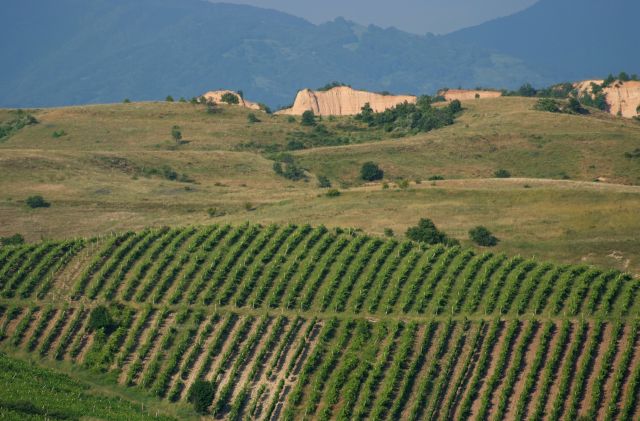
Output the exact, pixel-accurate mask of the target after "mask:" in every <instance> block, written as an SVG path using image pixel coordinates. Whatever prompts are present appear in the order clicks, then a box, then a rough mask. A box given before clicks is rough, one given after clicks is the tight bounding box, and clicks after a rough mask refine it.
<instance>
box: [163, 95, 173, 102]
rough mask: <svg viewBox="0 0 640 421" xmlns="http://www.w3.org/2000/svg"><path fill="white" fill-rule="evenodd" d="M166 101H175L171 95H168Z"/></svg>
mask: <svg viewBox="0 0 640 421" xmlns="http://www.w3.org/2000/svg"><path fill="white" fill-rule="evenodd" d="M165 101H167V102H173V97H172V96H171V95H167V98H165Z"/></svg>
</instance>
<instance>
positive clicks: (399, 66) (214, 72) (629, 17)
mask: <svg viewBox="0 0 640 421" xmlns="http://www.w3.org/2000/svg"><path fill="white" fill-rule="evenodd" d="M2 14H3V25H2V27H1V28H0V51H2V57H3V64H2V66H0V106H4V107H29V106H53V105H68V104H79V103H94V102H115V101H121V100H123V99H124V98H130V99H132V100H152V99H161V98H164V97H165V96H166V95H168V94H171V95H173V96H175V97H180V96H185V97H190V96H195V95H199V94H201V93H203V92H205V91H207V90H211V89H218V88H228V89H234V90H240V89H241V90H243V91H244V93H245V95H246V96H247V97H248V98H251V99H252V100H256V101H261V102H265V103H267V104H269V105H271V106H279V105H287V104H289V103H290V102H292V101H293V98H294V95H295V93H296V91H297V90H298V89H300V88H304V87H311V88H316V87H319V86H322V85H324V84H325V83H327V82H330V81H334V80H337V81H341V82H345V83H349V84H351V85H353V86H354V87H357V88H363V89H369V90H375V91H383V90H386V91H393V92H397V93H414V94H421V93H433V92H435V91H436V90H437V89H439V88H442V87H458V86H463V87H472V88H473V87H476V86H483V87H500V88H514V87H516V86H518V85H520V84H522V83H523V82H531V83H533V84H535V85H547V84H551V83H555V82H560V81H565V80H575V79H582V78H591V77H602V76H605V75H606V74H607V73H609V72H619V71H621V70H625V71H627V72H629V73H640V54H638V53H637V43H638V41H637V37H638V34H637V25H636V21H637V17H638V16H640V2H637V0H580V1H579V0H541V1H540V2H539V3H537V4H535V5H534V6H532V7H531V8H529V9H527V10H525V11H523V12H520V13H518V14H515V15H513V16H510V17H506V18H501V19H497V20H494V21H491V22H488V23H485V24H482V25H479V26H477V27H474V28H469V29H464V30H461V31H457V32H455V33H452V34H448V35H443V36H435V35H425V36H418V35H413V34H409V33H406V32H402V31H400V30H397V29H393V28H390V29H383V28H379V27H376V26H368V27H365V26H360V25H358V24H356V23H353V22H349V21H346V20H344V19H336V20H335V21H333V22H329V23H325V24H322V25H314V24H312V23H310V22H308V21H306V20H304V19H300V18H297V17H294V16H291V15H287V14H285V13H280V12H276V11H272V10H265V9H260V8H255V7H250V6H240V5H230V4H213V3H209V2H205V1H202V0H56V1H55V2H54V1H50V0H5V1H4V2H3V6H2Z"/></svg>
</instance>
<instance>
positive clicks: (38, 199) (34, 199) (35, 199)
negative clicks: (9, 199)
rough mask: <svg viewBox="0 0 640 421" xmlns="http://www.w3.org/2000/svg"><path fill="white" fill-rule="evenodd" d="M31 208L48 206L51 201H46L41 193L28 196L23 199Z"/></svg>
mask: <svg viewBox="0 0 640 421" xmlns="http://www.w3.org/2000/svg"><path fill="white" fill-rule="evenodd" d="M25 203H26V204H27V206H29V207H30V208H31V209H38V208H48V207H50V206H51V203H49V202H47V201H46V200H45V199H44V197H42V196H41V195H35V196H29V197H28V198H27V200H26V201H25Z"/></svg>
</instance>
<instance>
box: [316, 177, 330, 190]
mask: <svg viewBox="0 0 640 421" xmlns="http://www.w3.org/2000/svg"><path fill="white" fill-rule="evenodd" d="M318 187H320V188H321V189H328V188H330V187H331V180H329V178H328V177H327V176H324V175H319V176H318Z"/></svg>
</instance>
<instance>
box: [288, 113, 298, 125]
mask: <svg viewBox="0 0 640 421" xmlns="http://www.w3.org/2000/svg"><path fill="white" fill-rule="evenodd" d="M295 122H296V118H295V117H294V116H292V115H290V116H289V117H287V123H295Z"/></svg>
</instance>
